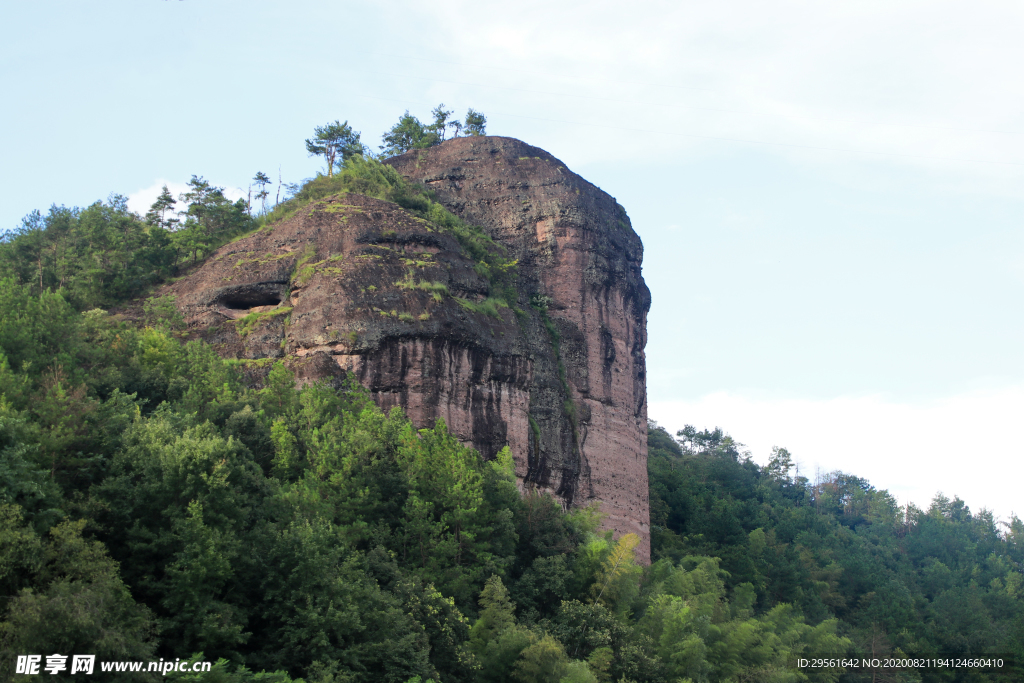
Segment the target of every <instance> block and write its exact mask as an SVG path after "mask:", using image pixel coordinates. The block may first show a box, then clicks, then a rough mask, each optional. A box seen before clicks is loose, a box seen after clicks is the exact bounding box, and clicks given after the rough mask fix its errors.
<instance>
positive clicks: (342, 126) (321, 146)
mask: <svg viewBox="0 0 1024 683" xmlns="http://www.w3.org/2000/svg"><path fill="white" fill-rule="evenodd" d="M313 133H314V135H313V137H312V138H310V139H308V140H306V151H307V152H309V156H311V157H315V156H322V157H323V158H324V160H325V161H326V162H327V177H331V175H333V173H334V164H335V163H336V162H337V161H338V156H341V161H344V160H345V159H348V158H349V157H351V156H355V155H356V154H362V153H363V151H364V148H363V143H362V142H360V141H359V133H357V132H356V131H354V130H352V126H350V125H348V121H345V122H344V123H341V122H339V121H335V122H334V123H328V124H326V125H323V126H317V127H316V128H314V129H313Z"/></svg>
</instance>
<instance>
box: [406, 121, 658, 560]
mask: <svg viewBox="0 0 1024 683" xmlns="http://www.w3.org/2000/svg"><path fill="white" fill-rule="evenodd" d="M387 163H389V164H391V165H392V166H394V167H395V168H396V169H397V170H398V171H400V172H401V173H402V174H403V175H405V176H406V177H407V178H409V179H411V180H414V181H416V182H420V183H423V184H425V185H426V186H427V187H429V188H431V189H432V190H434V191H435V193H436V196H437V199H438V200H439V201H440V202H441V203H443V204H444V205H445V206H446V207H447V208H448V209H449V210H451V211H452V212H453V213H455V214H457V215H459V216H460V217H462V218H463V219H465V220H466V221H467V222H469V223H473V224H475V225H480V226H482V227H484V228H485V229H486V230H487V231H488V232H489V233H490V235H491V236H492V237H493V238H494V239H495V240H496V241H498V242H499V243H500V244H502V245H504V246H505V247H506V248H507V249H508V250H509V252H510V254H511V255H512V256H513V257H514V258H516V259H518V261H519V271H518V272H519V279H520V281H521V282H520V285H519V291H520V304H521V305H523V306H524V307H525V305H526V304H528V303H532V304H534V306H533V307H532V309H537V308H540V309H544V308H546V311H542V312H540V313H538V314H535V315H533V316H531V318H530V322H529V323H527V325H526V327H527V330H526V334H525V342H526V345H527V347H528V349H529V357H530V361H531V365H532V373H531V374H532V381H531V383H530V386H529V420H528V422H530V424H531V427H532V429H531V433H530V434H528V435H525V436H526V437H527V438H525V439H524V438H517V439H515V440H514V442H515V443H516V444H517V445H518V444H522V443H523V442H524V441H525V442H526V445H527V447H526V448H525V449H524V448H522V446H521V445H519V447H518V448H514V449H513V455H514V457H515V458H516V463H517V473H518V475H519V476H520V478H521V479H522V480H523V481H524V482H527V483H530V484H534V485H537V486H540V487H542V488H545V489H547V490H550V491H552V492H554V493H555V494H556V495H558V496H560V497H561V498H562V499H563V500H564V501H565V502H566V503H567V504H574V505H581V504H587V503H589V502H591V501H594V500H596V501H599V502H600V504H601V509H602V511H604V512H605V513H607V514H608V520H607V524H608V525H609V526H610V527H612V528H613V529H615V530H616V532H618V533H628V532H635V533H637V534H639V536H640V538H641V539H642V542H641V546H640V549H639V552H640V556H641V558H642V559H643V560H645V561H646V560H648V559H649V556H650V543H649V538H650V528H649V504H648V488H647V403H646V395H647V394H646V364H645V359H644V346H645V344H646V335H647V312H648V310H649V308H650V292H649V290H648V289H647V286H646V285H645V283H644V280H643V277H642V275H641V270H640V268H641V262H642V259H643V245H642V244H641V242H640V238H639V237H638V236H637V234H636V233H635V232H634V231H633V229H632V227H631V225H630V223H629V218H628V217H627V216H626V212H625V210H624V209H623V208H622V207H621V206H619V204H618V203H617V202H616V201H615V200H614V199H613V198H612V197H610V196H609V195H608V194H607V193H605V192H603V191H601V190H600V189H598V188H597V187H595V186H594V185H592V184H591V183H589V182H587V181H586V180H584V179H583V178H581V177H579V176H578V175H576V174H574V173H572V172H571V171H569V170H568V169H567V168H566V167H565V166H564V165H563V164H562V163H561V162H560V161H559V160H558V159H556V158H555V157H553V156H551V155H550V154H548V153H547V152H545V151H543V150H540V149H538V148H536V147H532V146H530V145H527V144H525V143H523V142H521V141H519V140H514V139H510V138H500V137H465V138H457V139H455V140H451V141H449V142H446V143H444V144H443V145H440V146H438V147H433V148H430V149H427V150H414V151H412V152H408V153H406V154H404V155H402V156H399V157H395V158H393V159H390V160H389V161H388V162H387ZM527 310H531V309H527ZM560 366H561V367H560ZM511 442H512V439H510V443H511Z"/></svg>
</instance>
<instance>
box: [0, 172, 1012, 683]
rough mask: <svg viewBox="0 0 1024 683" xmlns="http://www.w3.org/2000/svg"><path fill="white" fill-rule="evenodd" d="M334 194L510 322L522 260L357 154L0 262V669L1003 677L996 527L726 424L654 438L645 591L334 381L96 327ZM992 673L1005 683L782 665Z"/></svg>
mask: <svg viewBox="0 0 1024 683" xmlns="http://www.w3.org/2000/svg"><path fill="white" fill-rule="evenodd" d="M264 179H265V176H264ZM261 182H262V180H261ZM260 188H261V192H263V191H264V189H265V183H264V184H261V185H260ZM341 192H357V193H362V194H367V195H370V196H373V197H377V198H380V199H385V200H387V201H392V202H395V203H396V204H398V205H400V206H402V207H404V208H406V209H407V210H409V211H411V212H412V213H414V215H416V216H418V217H419V218H421V219H422V220H424V221H427V222H428V223H429V224H430V225H432V226H434V227H435V228H436V229H437V230H439V231H444V232H446V233H448V234H451V235H452V236H453V237H454V238H455V239H457V240H458V241H459V243H460V244H461V245H462V246H463V248H464V249H465V250H466V252H467V253H469V254H471V255H472V256H473V258H474V260H475V261H476V262H477V263H478V268H479V270H480V272H481V274H483V275H485V276H487V277H488V279H489V281H490V282H491V284H492V292H491V298H490V299H486V300H485V301H484V302H483V303H479V304H476V305H477V306H481V307H485V306H490V307H492V308H493V309H494V311H495V312H497V311H499V309H500V308H502V306H503V304H506V303H508V304H512V303H513V300H512V298H511V296H510V295H508V294H507V293H506V289H505V288H509V287H511V278H512V277H514V266H515V264H514V262H510V261H509V260H507V258H506V256H505V255H504V252H503V251H502V250H500V249H499V248H498V247H497V245H495V244H494V243H493V242H492V241H491V240H490V238H489V237H487V235H486V234H485V233H483V232H482V231H481V230H479V229H478V228H474V227H472V226H469V225H467V224H465V223H464V222H462V221H460V220H459V219H458V218H457V217H455V216H454V215H452V214H451V213H450V212H448V211H446V210H444V209H443V207H441V206H440V205H439V204H438V203H437V202H436V201H435V200H434V198H433V196H432V195H431V194H430V193H429V192H428V191H427V190H425V189H423V188H421V187H417V186H414V185H412V184H410V183H407V182H406V181H405V180H404V179H402V178H401V176H399V175H398V174H397V173H396V172H395V171H394V170H393V169H392V168H390V167H389V166H386V165H383V164H381V163H379V162H378V161H376V160H374V159H369V158H365V157H363V156H360V155H358V154H352V155H349V157H348V158H347V159H346V160H345V161H344V163H343V164H342V165H341V167H340V168H339V169H338V170H337V172H336V173H334V174H333V175H332V176H330V177H327V176H320V177H318V178H316V179H314V180H312V181H310V182H308V183H306V184H305V185H304V186H303V187H302V188H300V189H299V191H298V192H297V193H296V194H295V196H294V197H293V198H291V199H290V200H288V201H287V202H285V203H284V204H281V205H280V206H278V207H277V208H276V209H275V210H274V211H273V212H271V213H270V214H269V215H267V216H262V217H259V218H253V217H251V216H250V215H249V213H248V212H247V211H246V207H245V206H244V205H241V204H239V203H237V202H235V203H231V202H229V201H228V200H226V199H225V198H224V197H223V193H222V192H221V191H219V190H217V188H211V187H210V186H209V185H208V184H207V183H205V181H203V180H202V179H201V178H193V182H192V184H191V189H190V192H189V193H188V196H187V197H186V203H187V205H188V210H187V212H186V214H185V217H184V221H183V223H182V224H181V225H180V226H179V225H178V224H177V223H174V222H173V221H174V219H171V218H168V212H169V211H170V210H171V209H172V208H173V206H174V204H175V200H174V198H173V197H171V196H170V194H169V193H167V192H165V193H164V194H165V195H166V196H161V198H160V199H158V202H157V204H155V205H154V207H153V209H152V211H150V213H149V214H148V215H147V218H146V219H142V218H139V217H138V216H135V215H133V214H132V213H131V212H129V211H128V210H127V207H126V204H125V200H124V198H123V197H113V198H111V199H110V200H109V201H108V202H98V203H96V204H94V205H92V206H90V207H88V208H85V209H66V208H63V207H54V208H53V209H51V211H50V212H49V214H47V215H46V216H43V215H42V214H40V213H34V214H32V215H30V216H29V217H28V218H26V219H25V222H24V224H23V226H22V228H21V229H20V230H19V231H17V232H16V233H14V234H11V235H8V236H6V237H5V238H4V240H3V242H2V243H0V591H2V592H0V597H2V600H0V667H7V666H13V664H12V662H13V660H14V658H15V657H16V656H17V655H20V654H26V653H46V654H49V653H54V652H58V653H64V654H81V653H95V654H96V655H97V656H98V658H99V659H101V660H107V661H109V660H128V659H134V660H153V659H159V658H165V659H170V660H173V659H177V658H182V659H185V658H190V657H194V658H199V659H207V660H212V661H218V660H219V662H218V664H217V666H216V667H215V668H214V671H213V672H211V673H210V674H206V675H205V676H198V677H197V676H192V675H187V676H186V675H180V674H174V675H171V676H168V677H167V679H168V680H180V681H207V682H210V683H213V682H219V681H232V682H236V683H245V682H248V681H262V682H263V683H271V682H272V683H289V682H290V681H299V680H303V681H306V682H307V683H337V682H341V681H345V682H346V683H349V682H357V683H361V682H364V681H365V682H367V683H369V682H371V681H374V682H375V681H388V682H392V683H407V682H408V681H420V683H425V681H427V680H431V679H432V680H433V681H435V682H437V683H440V682H441V681H444V682H448V681H451V682H465V683H534V682H538V683H539V682H547V681H553V682H557V683H565V682H572V683H584V682H585V683H594V682H601V683H606V682H612V681H614V682H616V683H630V682H633V683H640V682H651V683H676V682H677V681H690V682H691V683H739V682H740V681H780V682H781V681H821V682H825V681H845V682H849V683H857V682H860V681H864V682H867V681H872V682H873V683H874V682H875V681H906V682H913V681H927V682H932V681H934V682H936V683H939V682H945V681H996V680H1018V679H1019V676H1020V674H1021V671H1020V669H1019V668H1016V667H1019V666H1020V665H1021V664H1024V573H1022V570H1024V523H1022V522H1021V521H1020V520H1019V519H1016V518H1014V519H1012V520H1010V522H1009V523H1008V524H1005V525H1001V524H1000V523H997V522H996V521H995V520H994V519H993V518H992V516H991V514H989V513H987V512H985V511H981V512H972V511H970V510H968V509H967V507H966V506H965V505H964V504H963V502H962V501H959V500H952V501H951V500H948V499H946V498H942V497H937V498H936V499H935V500H934V501H933V503H932V505H931V506H930V507H929V508H928V509H927V510H920V509H917V508H915V507H913V506H908V507H903V508H901V507H898V506H897V505H896V503H895V501H894V499H893V498H892V497H891V496H890V495H889V494H888V493H887V492H885V491H879V490H876V489H875V488H873V487H872V486H871V485H870V484H869V483H868V482H866V481H864V480H863V479H860V478H857V477H855V476H852V475H849V474H843V473H833V474H830V475H827V476H825V477H822V478H821V479H820V480H819V481H816V482H810V481H808V480H807V479H806V478H802V477H799V476H794V473H793V471H792V464H791V457H790V455H789V454H788V453H787V452H786V451H785V450H784V449H777V450H776V451H775V452H774V453H773V457H772V459H771V461H770V462H769V463H768V464H767V465H765V466H758V465H757V464H756V463H754V462H752V461H751V460H750V459H749V458H747V457H746V456H744V455H743V454H742V453H741V452H740V446H739V445H738V444H737V443H736V442H735V441H734V440H732V439H731V438H730V437H729V436H728V435H726V434H724V433H723V432H722V431H721V430H715V431H704V432H698V431H696V430H694V429H692V428H687V429H685V430H683V431H681V432H680V433H678V434H677V435H676V438H673V437H672V436H670V435H669V434H668V433H667V432H666V431H665V430H664V429H661V428H660V427H658V426H657V425H655V424H651V425H650V428H649V432H648V444H649V451H650V457H649V462H648V472H649V477H650V503H651V523H652V524H651V547H652V556H653V560H654V562H653V564H652V565H651V566H650V567H640V566H638V565H637V564H636V562H635V561H634V555H633V549H634V548H635V546H636V544H637V542H638V540H639V539H637V538H636V537H635V536H632V535H626V536H624V537H622V538H620V539H618V540H615V539H612V538H611V536H610V535H608V534H605V533H601V532H599V531H598V529H599V523H600V516H599V515H598V514H597V513H596V511H595V510H593V509H589V508H585V509H577V510H573V511H569V512H566V511H563V510H562V508H561V506H560V505H559V503H558V502H557V501H555V500H554V499H553V498H551V497H550V496H546V495H539V494H537V493H536V492H526V494H525V495H522V494H521V492H520V491H519V490H518V488H517V483H516V479H515V476H514V471H513V463H512V461H511V458H510V456H509V455H508V453H507V451H505V452H503V453H501V454H500V455H499V456H498V457H497V458H496V459H494V460H492V461H490V462H484V461H482V460H481V458H480V457H479V455H478V454H477V453H476V452H475V451H473V450H471V449H467V448H465V447H464V446H462V445H461V444H460V443H459V442H458V440H457V439H456V438H455V437H454V436H453V435H452V434H451V433H449V432H448V430H447V428H446V426H445V424H444V423H443V422H441V421H439V422H438V423H437V424H435V425H434V426H433V427H432V428H430V429H421V430H417V429H414V428H413V426H412V425H411V424H410V423H409V421H408V420H407V419H406V418H405V417H404V416H403V415H402V413H401V412H400V411H398V410H393V411H391V412H390V413H383V412H382V411H381V410H379V409H378V408H377V407H376V406H375V405H374V404H373V403H372V402H371V401H370V400H369V399H368V397H367V395H366V394H365V392H363V390H362V389H361V388H359V387H358V386H357V385H355V384H348V385H343V386H332V385H328V384H310V385H306V386H303V387H296V383H295V378H294V376H293V374H292V373H291V371H290V370H289V369H288V368H287V367H286V366H285V365H283V364H280V363H277V364H274V365H273V366H272V368H271V369H270V373H269V376H268V377H267V378H266V380H265V381H264V382H263V384H262V385H261V386H249V385H247V384H246V383H245V382H244V381H243V376H244V374H243V373H244V370H245V369H246V364H245V362H243V361H236V360H225V359H223V358H221V357H220V356H218V355H217V353H215V352H214V350H213V349H212V348H211V347H210V346H208V345H206V344H204V343H203V342H201V341H196V340H190V339H189V336H188V335H187V334H186V333H185V331H183V329H182V328H183V324H182V320H181V317H180V315H179V314H178V312H177V309H176V307H175V306H174V302H173V301H172V300H170V299H167V298H164V299H148V300H146V301H145V303H144V304H143V305H142V307H141V311H140V312H137V317H138V320H135V321H129V320H127V319H126V318H123V317H121V316H119V315H116V314H112V313H109V312H107V311H105V310H103V309H105V308H112V307H116V306H120V305H124V304H126V303H128V302H129V301H130V300H132V299H133V298H137V297H140V296H143V295H145V294H146V293H147V292H148V291H149V290H150V289H151V288H152V287H153V286H154V285H155V284H157V283H159V282H160V281H161V280H164V279H166V278H168V277H172V276H173V275H174V274H175V273H176V271H177V269H180V268H182V267H185V266H188V265H189V264H190V263H191V262H192V261H194V260H198V259H201V258H203V257H205V256H206V255H208V254H209V253H210V252H211V251H212V250H213V249H215V248H216V246H217V245H220V244H224V243H226V242H227V241H228V240H230V239H232V238H233V237H236V236H238V235H240V234H243V233H245V232H248V231H251V230H253V229H257V228H264V227H266V226H267V225H270V224H272V223H273V222H275V221H277V220H281V219H283V218H285V217H287V215H290V213H292V212H295V211H298V210H301V209H302V208H303V207H307V206H309V205H310V204H311V203H312V202H314V201H317V200H319V199H322V198H324V197H327V196H331V195H335V194H338V193H341ZM258 197H259V195H258ZM307 260H308V259H307ZM307 266H308V264H306V263H305V262H303V263H300V264H299V265H298V266H297V267H296V269H297V272H296V273H295V276H296V277H301V276H302V273H301V268H304V267H307ZM400 282H401V283H402V284H401V285H400V286H402V287H407V288H417V289H424V290H429V291H432V292H434V293H435V294H437V295H438V296H443V295H444V287H443V285H441V284H440V283H433V282H426V281H423V280H418V279H416V278H415V277H414V275H413V274H412V273H411V272H410V274H409V275H408V276H407V278H406V280H402V281H400ZM506 297H507V298H506ZM499 302H500V303H499ZM531 303H532V305H533V306H534V307H535V308H536V309H538V311H540V312H543V311H544V309H545V308H546V306H547V304H548V303H550V302H548V301H546V300H545V298H544V297H542V296H539V295H536V296H535V297H534V300H533V301H532V302H531ZM286 313H287V309H284V308H281V309H276V310H273V311H266V312H261V313H254V314H253V315H252V316H251V317H249V318H243V319H242V320H240V321H239V322H238V325H239V326H240V327H241V328H242V330H245V329H246V328H247V327H249V326H252V325H254V324H256V323H257V322H258V321H259V319H260V317H261V316H267V315H279V314H286ZM544 320H545V322H546V323H547V326H548V329H549V331H550V332H551V335H552V342H553V343H554V344H555V345H556V349H557V344H558V335H557V329H556V328H555V327H554V325H553V323H551V322H550V321H549V320H548V319H547V317H546V316H544ZM563 381H564V378H563ZM570 409H571V406H569V405H567V406H566V410H567V411H568V410H570ZM574 421H575V420H574ZM530 428H531V430H535V432H536V431H539V429H538V427H537V425H536V423H535V422H533V421H532V419H531V425H530ZM988 654H992V655H999V656H1002V657H1003V658H1004V659H1005V661H1006V667H1005V668H1004V670H1003V672H1002V674H997V673H993V672H991V671H981V670H970V669H963V668H961V669H956V670H952V669H941V668H931V669H918V670H910V671H902V672H891V671H890V672H884V673H880V672H877V671H865V670H857V669H855V668H847V670H845V671H841V670H839V669H836V668H834V667H833V668H823V669H813V670H812V669H798V668H796V666H795V660H796V659H797V658H798V657H843V656H845V657H856V658H857V659H860V658H862V657H876V658H885V657H890V656H892V657H902V656H904V655H908V656H915V657H934V656H936V655H951V656H957V655H960V656H967V655H971V656H975V657H978V656H983V655H988ZM6 670H9V669H5V671H6ZM256 672H264V673H256ZM267 672H269V673H267ZM51 678H52V679H53V680H59V679H60V677H59V676H58V677H51V676H49V675H47V676H46V680H50V679H51ZM122 678H123V679H124V680H132V676H131V675H130V674H124V675H123V677H122ZM161 678H162V677H161ZM42 679H43V677H38V678H36V680H42ZM136 679H137V680H157V679H156V677H151V678H147V674H140V675H138V676H137V677H136ZM24 680H32V678H31V677H25V678H24Z"/></svg>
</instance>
